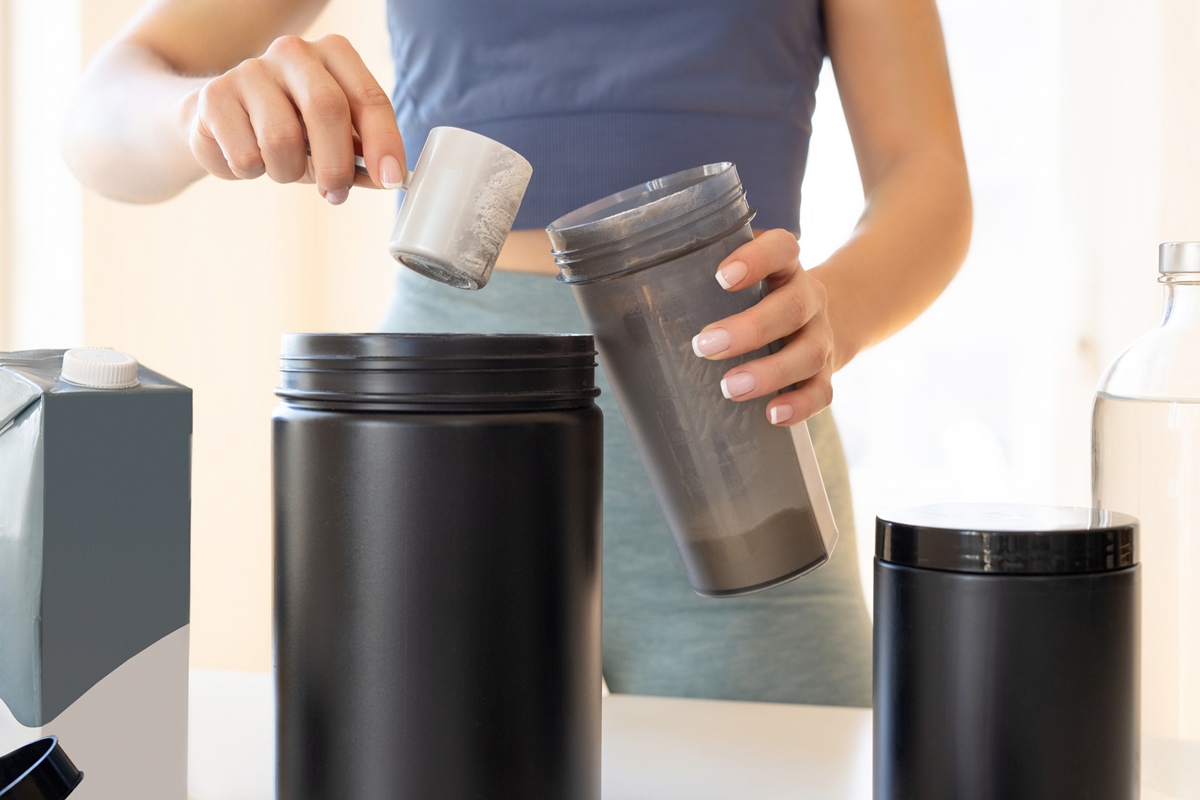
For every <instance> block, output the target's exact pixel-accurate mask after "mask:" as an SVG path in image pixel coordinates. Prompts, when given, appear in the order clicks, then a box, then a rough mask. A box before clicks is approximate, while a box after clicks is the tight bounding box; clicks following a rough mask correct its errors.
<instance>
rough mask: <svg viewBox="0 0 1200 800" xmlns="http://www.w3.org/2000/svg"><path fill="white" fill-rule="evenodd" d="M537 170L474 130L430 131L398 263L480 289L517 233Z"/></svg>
mask: <svg viewBox="0 0 1200 800" xmlns="http://www.w3.org/2000/svg"><path fill="white" fill-rule="evenodd" d="M532 175H533V167H532V166H530V164H529V162H528V161H527V160H525V158H524V157H522V156H521V154H520V153H518V152H516V151H515V150H513V149H511V148H509V147H505V146H504V145H502V144H500V143H499V142H496V141H493V140H491V139H489V138H487V137H486V136H482V135H480V134H478V133H475V132H473V131H467V130H463V129H462V128H449V127H440V128H434V129H433V130H431V131H430V132H429V138H428V139H426V140H425V146H424V147H423V148H422V149H421V155H420V156H419V157H418V158H417V165H416V167H414V168H413V171H412V173H411V174H410V175H409V176H408V181H407V182H406V184H405V186H404V188H405V190H406V191H405V195H404V201H403V202H402V203H401V204H400V211H399V212H398V213H397V215H396V225H395V227H394V228H393V229H392V237H391V239H390V240H389V242H388V252H389V253H391V255H392V258H394V259H396V260H397V261H399V262H400V263H401V264H404V265H405V266H406V267H409V268H410V269H413V270H415V271H416V272H419V273H421V274H422V275H424V276H426V277H428V278H432V279H434V280H436V281H440V282H441V283H446V284H449V285H451V286H455V287H458V288H459V289H480V288H482V287H483V286H484V285H485V284H486V283H487V282H488V278H490V277H491V275H492V268H493V267H494V266H495V265H496V259H497V258H498V257H499V255H500V248H501V247H503V246H504V240H505V239H506V238H508V233H509V231H510V230H512V225H513V220H514V219H516V216H517V210H518V209H519V208H520V207H521V200H522V199H523V198H524V197H525V188H526V187H527V186H528V185H529V178H530V177H531V176H532Z"/></svg>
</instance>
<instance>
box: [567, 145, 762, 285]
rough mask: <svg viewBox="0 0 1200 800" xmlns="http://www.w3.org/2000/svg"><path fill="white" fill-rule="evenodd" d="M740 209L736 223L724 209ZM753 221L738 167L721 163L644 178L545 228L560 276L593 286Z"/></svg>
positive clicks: (657, 262) (710, 240)
mask: <svg viewBox="0 0 1200 800" xmlns="http://www.w3.org/2000/svg"><path fill="white" fill-rule="evenodd" d="M729 208H736V209H738V213H737V215H736V217H735V218H734V219H733V220H732V221H731V220H729V219H727V215H725V214H722V213H721V212H722V211H724V210H726V209H729ZM753 218H754V210H753V209H752V208H750V207H749V206H748V205H746V192H745V189H743V188H742V182H741V179H740V178H739V177H738V172H737V167H736V166H734V165H733V164H732V163H731V162H728V161H723V162H719V163H716V164H706V165H704V166H702V167H695V168H693V169H688V170H684V171H683V172H676V173H674V174H671V175H667V176H665V177H662V178H656V179H655V180H652V181H647V182H646V183H639V184H638V185H637V186H632V187H630V188H628V189H624V190H622V191H620V192H617V193H615V194H611V195H609V196H608V197H604V198H601V199H600V200H597V201H595V202H594V203H588V204H587V205H586V206H583V207H582V208H578V209H576V210H574V211H572V212H570V213H569V214H566V215H565V216H562V217H559V218H558V219H556V220H554V222H551V223H550V225H549V226H548V227H547V228H546V234H547V235H548V236H549V237H550V245H551V248H552V250H551V252H552V253H553V255H554V262H555V263H556V264H557V265H558V267H559V270H560V274H559V276H558V277H559V280H561V281H563V282H565V283H590V282H592V281H597V280H605V279H607V278H611V277H614V276H615V275H618V274H626V273H629V272H633V271H635V270H639V269H645V268H646V267H650V266H654V265H655V264H659V263H662V262H663V261H668V260H670V259H672V258H674V257H675V256H676V255H677V254H678V253H680V252H683V251H686V250H693V249H696V248H699V247H702V246H703V245H705V244H707V243H711V242H714V241H716V240H718V239H722V238H724V237H725V236H727V235H728V234H729V233H730V232H731V231H733V230H737V229H738V228H740V227H742V226H743V225H745V224H746V223H747V222H749V221H750V220H751V219H753Z"/></svg>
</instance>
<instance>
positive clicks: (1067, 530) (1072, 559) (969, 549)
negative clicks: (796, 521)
mask: <svg viewBox="0 0 1200 800" xmlns="http://www.w3.org/2000/svg"><path fill="white" fill-rule="evenodd" d="M1137 526H1138V523H1137V520H1136V519H1135V518H1133V517H1131V516H1129V515H1128V514H1121V513H1118V512H1115V511H1104V510H1101V509H1094V508H1063V507H1056V506H1027V505H982V504H980V505H975V504H948V505H934V506H921V507H917V508H909V509H904V510H902V511H898V512H895V513H889V514H886V515H881V516H879V517H877V518H876V520H875V555H876V557H877V558H879V559H880V560H881V561H884V562H887V563H889V564H898V565H902V566H907V567H924V568H927V569H940V570H949V571H952V572H982V573H1001V574H1021V575H1059V574H1079V573H1088V572H1110V571H1113V570H1118V569H1125V568H1127V567H1132V566H1133V565H1135V564H1136V563H1137V551H1136V540H1137Z"/></svg>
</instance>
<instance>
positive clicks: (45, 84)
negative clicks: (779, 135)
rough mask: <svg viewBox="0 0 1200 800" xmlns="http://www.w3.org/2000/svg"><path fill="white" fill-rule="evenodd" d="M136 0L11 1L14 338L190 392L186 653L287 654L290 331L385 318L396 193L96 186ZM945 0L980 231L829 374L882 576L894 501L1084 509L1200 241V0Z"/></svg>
mask: <svg viewBox="0 0 1200 800" xmlns="http://www.w3.org/2000/svg"><path fill="white" fill-rule="evenodd" d="M139 5H140V0H105V2H81V0H2V2H0V54H2V56H3V57H2V59H0V350H17V349H26V348H40V347H70V346H77V345H84V344H86V345H94V346H99V345H103V346H112V347H116V348H118V349H121V350H125V351H128V352H130V353H133V354H135V355H136V356H137V357H138V359H139V360H141V361H142V362H143V363H144V364H146V365H147V366H149V367H151V368H152V369H155V370H158V371H160V372H163V373H165V374H167V375H169V376H171V377H172V378H174V379H176V380H179V381H181V382H183V383H185V384H188V385H190V386H192V387H193V388H194V390H195V434H194V439H193V447H194V512H193V564H194V570H193V575H194V577H193V590H192V591H193V606H192V620H193V622H192V666H193V668H194V669H196V670H198V671H199V672H201V673H203V674H206V675H209V676H210V677H211V679H212V680H233V679H234V677H232V676H236V675H247V674H255V675H259V676H265V675H266V673H267V672H268V671H269V670H270V667H271V638H270V577H271V573H270V570H271V566H270V564H271V561H270V538H271V512H270V475H269V466H270V461H269V458H270V454H269V441H270V432H269V425H268V420H269V418H270V414H271V410H272V408H273V406H274V405H275V398H274V396H273V394H272V390H273V388H274V386H275V384H276V374H277V373H276V369H277V360H276V356H277V353H278V346H279V335H280V334H281V333H283V332H285V331H320V330H330V331H366V330H371V329H373V328H374V327H375V326H376V324H377V323H378V321H379V320H380V318H381V316H382V313H383V310H384V306H385V303H386V302H387V299H388V297H389V294H390V292H391V283H392V280H393V276H394V274H395V270H396V269H397V267H396V266H395V265H394V264H393V262H392V261H391V260H390V258H389V257H388V255H387V253H386V250H385V242H386V238H387V235H388V233H389V231H390V225H391V221H392V216H393V213H394V208H395V205H394V204H395V201H396V198H395V196H394V194H393V193H391V192H373V191H367V190H356V191H353V192H351V195H350V199H349V201H348V202H347V203H346V204H345V205H343V206H341V207H337V208H334V207H330V206H328V205H327V204H326V203H325V202H324V201H323V200H321V199H320V198H319V197H318V196H317V193H316V191H315V190H314V189H313V188H312V187H303V186H278V185H274V184H271V183H269V182H266V181H265V180H264V181H257V182H254V183H253V184H251V185H233V184H229V183H224V182H221V181H218V180H206V181H202V182H201V183H199V184H197V185H195V186H193V187H192V188H190V189H189V190H187V191H186V192H184V193H183V194H182V195H181V196H179V197H178V198H176V199H174V200H172V201H170V202H167V203H163V204H160V205H157V206H130V205H122V204H119V203H114V202H112V201H109V200H106V199H104V198H102V197H99V196H97V195H95V194H93V193H91V192H87V191H83V190H82V189H81V188H80V187H79V185H78V184H77V182H76V181H75V180H74V178H73V177H72V176H71V175H70V173H69V172H68V171H67V169H66V167H65V166H64V164H63V162H62V159H61V157H60V155H59V143H58V139H59V133H58V132H59V127H60V120H61V118H62V115H63V108H64V105H65V102H66V100H67V98H68V97H69V94H70V92H71V90H72V87H73V85H74V83H75V81H76V78H77V76H78V74H79V71H80V69H81V66H82V65H83V64H85V63H86V62H87V60H88V59H89V58H90V57H91V55H92V54H93V53H94V52H95V50H96V49H97V48H98V47H99V46H100V45H101V44H102V43H103V42H104V41H105V40H106V39H107V38H109V37H110V36H111V35H112V34H113V33H114V32H115V31H116V30H117V29H118V28H119V27H120V26H121V25H122V24H124V23H125V21H127V20H128V19H129V17H130V16H131V15H132V14H133V13H134V11H135V10H136V9H137V8H138V6H139ZM938 5H939V7H940V9H941V13H942V21H943V25H944V29H945V35H946V39H947V43H948V48H949V54H950V65H951V71H952V75H953V80H954V84H955V90H956V96H957V100H958V108H959V116H960V120H961V124H962V130H963V138H964V141H965V145H966V151H967V160H968V165H969V168H970V172H971V181H972V187H973V191H974V200H975V234H974V241H973V243H972V246H971V251H970V255H969V256H968V258H967V261H966V264H965V265H964V267H963V269H962V271H961V273H960V274H959V276H958V278H957V279H956V280H955V282H954V283H953V285H952V286H951V287H950V289H949V290H948V291H947V292H946V293H945V295H944V296H943V297H942V298H941V299H940V300H939V301H938V302H937V303H936V305H935V306H934V307H933V308H932V309H931V310H930V311H929V312H927V313H926V314H925V316H924V317H922V318H921V319H920V320H919V321H917V322H916V323H915V324H914V325H912V326H911V327H910V328H908V329H907V330H905V331H903V332H902V333H900V334H899V335H897V336H896V337H894V338H893V339H891V340H890V341H888V342H886V343H884V344H882V345H880V346H878V347H876V348H875V349H873V350H871V351H868V352H865V353H863V354H862V355H861V356H859V357H858V359H857V360H856V361H855V362H854V363H853V364H851V365H850V366H849V367H847V368H846V369H845V370H843V371H842V372H841V373H839V374H838V375H837V376H836V378H835V394H836V397H835V400H834V411H835V414H836V416H837V419H838V422H839V424H840V426H841V429H842V434H843V438H844V442H845V446H846V450H847V456H848V458H849V463H850V469H851V478H852V483H853V489H854V494H855V510H856V515H857V533H858V536H859V549H860V553H861V555H862V557H863V560H862V564H863V568H864V572H863V574H864V577H867V576H868V575H869V570H868V565H869V557H870V550H871V547H872V545H873V535H874V534H873V524H874V516H875V514H876V513H878V512H880V511H883V510H886V509H888V508H892V507H897V506H904V505H911V504H918V503H929V502H947V501H1000V502H1003V501H1018V502H1037V503H1056V504H1068V505H1088V504H1089V502H1090V492H1089V448H1090V444H1089V435H1090V415H1091V402H1092V393H1093V392H1094V389H1095V385H1096V383H1097V380H1098V379H1099V377H1100V375H1101V373H1102V371H1103V369H1104V368H1105V367H1106V366H1107V364H1108V363H1110V362H1111V361H1112V359H1113V358H1114V357H1115V356H1116V355H1117V354H1118V353H1119V352H1120V350H1121V349H1123V347H1124V346H1125V345H1127V344H1128V343H1129V342H1131V341H1132V340H1133V339H1134V338H1136V337H1137V336H1138V335H1140V334H1141V333H1142V332H1144V331H1146V330H1147V329H1149V328H1150V327H1151V326H1152V325H1153V324H1154V323H1155V321H1156V318H1157V315H1158V313H1159V310H1160V294H1159V287H1158V286H1157V284H1156V274H1157V273H1156V265H1157V261H1156V259H1157V252H1156V246H1157V244H1158V243H1159V242H1161V241H1167V240H1197V239H1200V69H1198V68H1197V65H1200V4H1198V3H1196V2H1195V0H1138V1H1137V2H1135V1H1134V0H1123V1H1122V0H942V2H939V3H938ZM335 31H336V32H339V33H342V34H345V35H346V36H347V37H348V38H349V39H350V40H351V41H352V42H353V43H354V44H355V45H356V46H357V48H358V49H359V51H360V52H361V53H362V55H363V57H364V59H365V61H366V62H367V64H368V66H370V67H371V68H372V70H373V71H374V72H375V73H376V75H377V77H378V78H379V79H380V81H381V83H383V85H384V86H390V84H391V81H392V74H391V65H390V60H389V57H388V51H387V32H386V27H385V23H384V8H383V4H382V3H377V2H361V0H359V1H357V2H352V1H351V0H332V2H331V3H330V5H329V8H328V10H327V11H326V13H325V14H324V15H323V16H322V17H321V18H320V20H319V21H318V22H317V24H316V25H315V26H314V28H313V29H312V30H311V31H310V32H309V35H312V36H316V35H320V34H321V33H326V32H335ZM817 98H818V99H817V111H816V117H815V120H814V129H815V133H814V136H813V143H812V148H811V154H810V158H809V167H808V174H807V176H806V178H805V182H804V203H803V212H802V216H801V228H802V236H801V246H802V260H803V261H804V262H805V263H806V264H808V265H813V264H816V263H819V262H820V260H821V259H822V258H823V257H824V256H825V255H826V254H828V253H829V252H830V251H832V250H833V249H834V248H835V247H837V246H838V244H839V243H840V242H841V241H842V240H843V239H844V238H845V237H846V235H847V234H848V233H849V232H850V230H851V229H852V227H853V225H854V223H855V220H856V218H857V216H858V213H859V211H860V210H861V206H862V193H861V186H860V183H859V180H858V177H857V172H856V169H855V163H854V156H853V151H852V148H851V145H850V140H849V137H848V134H847V132H846V128H845V123H844V120H843V118H842V114H841V109H840V106H839V103H838V96H837V86H836V83H835V81H834V79H833V75H832V73H831V72H830V71H829V70H828V69H826V71H825V73H823V75H822V78H821V86H820V90H819V92H818V96H817ZM409 146H410V147H419V146H420V143H419V142H418V143H409ZM647 177H652V176H647ZM748 189H749V194H750V199H751V202H753V187H748ZM564 291H566V290H565V289H564ZM864 590H865V591H869V586H867V585H864ZM868 602H869V597H868ZM222 676H223V677H222Z"/></svg>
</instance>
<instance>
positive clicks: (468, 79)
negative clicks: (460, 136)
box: [388, 0, 826, 231]
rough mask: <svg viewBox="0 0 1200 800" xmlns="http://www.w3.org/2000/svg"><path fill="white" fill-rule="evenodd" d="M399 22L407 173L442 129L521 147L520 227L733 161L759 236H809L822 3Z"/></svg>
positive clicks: (679, 4) (602, 7)
mask: <svg viewBox="0 0 1200 800" xmlns="http://www.w3.org/2000/svg"><path fill="white" fill-rule="evenodd" d="M388 27H389V29H390V32H391V37H392V54H393V57H394V59H395V63H396V87H395V92H394V94H393V96H392V103H393V105H394V106H395V109H396V120H397V122H398V123H399V125H400V133H401V135H402V136H403V137H404V140H405V143H406V144H407V152H408V158H409V166H410V167H411V166H413V164H414V163H415V161H416V157H417V155H418V153H419V152H420V148H421V145H422V144H423V143H424V141H425V137H426V135H427V134H428V133H429V129H430V128H433V127H435V126H438V125H454V126H457V127H461V128H469V129H471V130H474V131H478V132H479V133H482V134H484V135H485V136H489V137H491V138H493V139H496V140H497V141H500V142H503V143H504V144H506V145H508V146H509V147H512V148H513V149H514V150H516V151H517V152H519V153H521V154H522V155H524V156H525V157H526V158H528V159H529V161H530V162H531V163H532V164H533V179H532V181H531V182H530V184H529V189H528V190H527V192H526V194H525V200H524V202H523V203H522V205H521V211H520V213H519V214H518V215H517V220H516V224H515V227H517V228H543V227H545V226H546V225H547V224H548V223H550V222H551V221H552V220H554V219H556V218H557V217H559V216H561V215H563V214H565V213H567V212H568V211H572V210H574V209H575V208H578V207H579V206H582V205H584V204H586V203H590V202H591V201H593V200H597V199H599V198H601V197H603V196H605V195H607V194H610V193H612V192H615V191H619V190H621V189H625V188H627V187H629V186H632V185H634V184H637V183H641V182H643V181H647V180H651V179H653V178H657V177H660V176H662V175H667V174H670V173H672V172H676V171H679V170H682V169H688V168H690V167H695V166H700V165H701V164H707V163H711V162H716V161H733V162H734V163H736V164H737V168H738V172H739V173H740V175H741V177H742V183H743V185H744V186H745V187H746V192H747V196H748V197H749V199H750V202H751V204H752V205H753V206H755V207H756V208H757V209H758V217H757V218H756V219H755V221H754V226H755V227H756V228H777V227H778V228H787V229H789V230H792V231H796V230H798V229H799V216H800V183H801V180H802V179H803V177H804V164H805V160H806V158H807V156H808V141H809V136H810V134H811V132H812V124H811V121H812V112H813V106H814V103H815V94H816V89H817V77H818V74H819V73H820V70H821V63H822V61H823V59H824V57H825V50H826V48H825V38H824V29H823V22H822V14H821V0H507V2H505V1H504V0H388Z"/></svg>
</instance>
